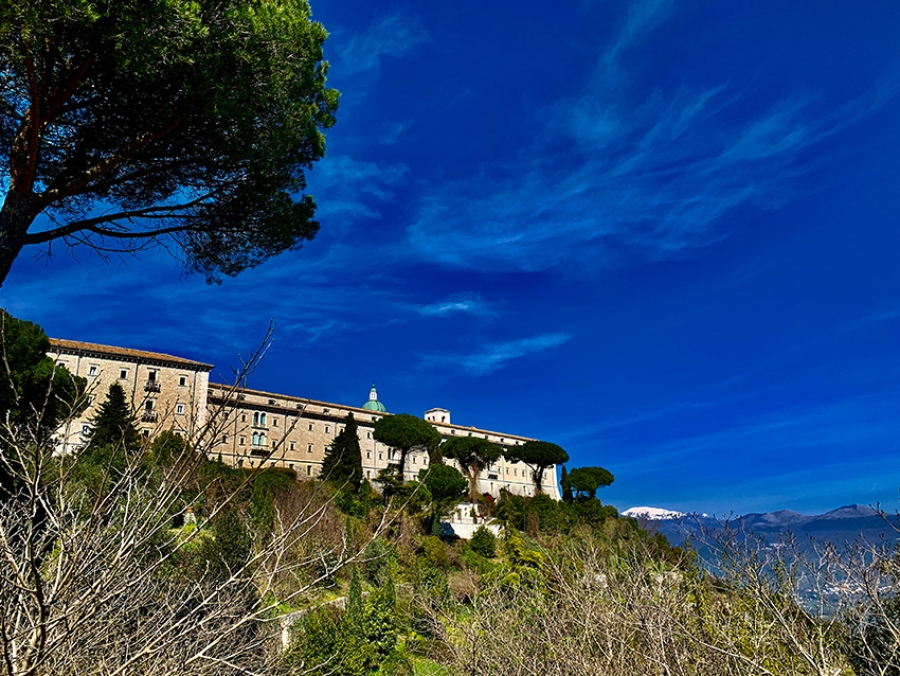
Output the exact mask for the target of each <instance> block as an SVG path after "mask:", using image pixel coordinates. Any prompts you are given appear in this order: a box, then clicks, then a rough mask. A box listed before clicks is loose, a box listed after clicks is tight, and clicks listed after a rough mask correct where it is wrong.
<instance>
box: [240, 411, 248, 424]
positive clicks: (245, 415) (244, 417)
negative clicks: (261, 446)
mask: <svg viewBox="0 0 900 676" xmlns="http://www.w3.org/2000/svg"><path fill="white" fill-rule="evenodd" d="M241 422H247V414H246V413H241Z"/></svg>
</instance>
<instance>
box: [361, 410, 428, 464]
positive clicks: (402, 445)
mask: <svg viewBox="0 0 900 676" xmlns="http://www.w3.org/2000/svg"><path fill="white" fill-rule="evenodd" d="M372 436H373V437H375V440H376V441H379V442H381V443H382V444H384V445H385V446H390V447H391V448H393V449H396V450H397V451H399V452H400V462H399V466H398V468H397V471H398V473H399V474H400V476H401V477H402V476H403V470H404V469H405V467H406V456H407V455H408V454H409V452H410V451H411V450H413V449H423V450H426V451H428V452H429V455H430V454H431V452H432V451H433V450H434V449H436V448H437V447H438V445H439V444H440V443H441V435H440V434H438V431H437V430H436V429H434V427H432V426H431V424H430V423H428V422H426V421H425V420H423V419H422V418H417V417H416V416H414V415H409V414H408V413H397V414H396V415H386V416H384V417H383V418H380V419H379V420H378V421H376V422H375V428H374V430H373V432H372Z"/></svg>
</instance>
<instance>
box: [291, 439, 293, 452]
mask: <svg viewBox="0 0 900 676" xmlns="http://www.w3.org/2000/svg"><path fill="white" fill-rule="evenodd" d="M291 450H292V451H293V450H294V442H293V441H292V442H291Z"/></svg>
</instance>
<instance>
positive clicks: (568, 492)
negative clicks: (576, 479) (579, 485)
mask: <svg viewBox="0 0 900 676" xmlns="http://www.w3.org/2000/svg"><path fill="white" fill-rule="evenodd" d="M559 485H560V486H562V499H563V502H572V500H574V497H573V495H572V482H571V480H570V479H569V473H568V472H567V471H566V466H565V465H563V468H562V476H561V477H560V478H559Z"/></svg>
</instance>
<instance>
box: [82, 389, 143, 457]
mask: <svg viewBox="0 0 900 676" xmlns="http://www.w3.org/2000/svg"><path fill="white" fill-rule="evenodd" d="M88 445H89V446H91V447H92V448H100V447H103V446H111V447H122V448H124V449H125V450H128V451H133V450H136V449H137V448H138V447H140V445H141V435H140V434H138V431H137V429H136V428H135V426H134V413H133V412H132V410H131V407H130V406H129V405H128V402H127V400H126V399H125V390H123V389H122V386H121V385H119V384H118V383H113V384H112V385H110V386H109V392H108V393H107V395H106V400H105V401H104V402H103V403H102V404H100V406H99V408H98V409H97V415H95V416H94V417H93V418H92V419H91V432H90V436H89V440H88Z"/></svg>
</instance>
